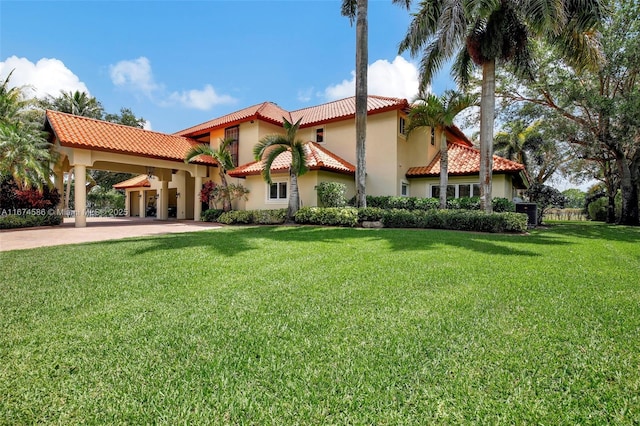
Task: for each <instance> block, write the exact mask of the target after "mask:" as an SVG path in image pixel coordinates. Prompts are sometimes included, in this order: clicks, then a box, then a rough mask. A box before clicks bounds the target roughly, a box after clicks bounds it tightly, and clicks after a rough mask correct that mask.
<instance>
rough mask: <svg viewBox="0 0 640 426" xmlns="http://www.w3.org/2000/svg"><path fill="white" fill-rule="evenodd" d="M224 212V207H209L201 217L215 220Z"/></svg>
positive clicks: (207, 220)
mask: <svg viewBox="0 0 640 426" xmlns="http://www.w3.org/2000/svg"><path fill="white" fill-rule="evenodd" d="M223 212H224V210H222V209H208V210H205V211H203V212H202V215H200V218H201V219H202V220H203V221H204V222H215V221H216V220H218V218H219V217H220V215H221V214H222V213H223Z"/></svg>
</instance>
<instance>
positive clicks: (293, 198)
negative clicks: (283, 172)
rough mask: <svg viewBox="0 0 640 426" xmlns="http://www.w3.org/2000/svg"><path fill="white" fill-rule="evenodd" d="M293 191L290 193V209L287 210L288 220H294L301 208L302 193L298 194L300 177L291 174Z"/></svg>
mask: <svg viewBox="0 0 640 426" xmlns="http://www.w3.org/2000/svg"><path fill="white" fill-rule="evenodd" d="M289 178H290V181H291V190H290V191H289V209H288V210H287V220H288V221H291V220H293V217H294V216H295V215H296V212H297V211H298V208H300V193H299V192H298V175H296V174H295V173H293V172H292V171H290V172H289Z"/></svg>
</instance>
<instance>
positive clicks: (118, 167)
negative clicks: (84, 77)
mask: <svg viewBox="0 0 640 426" xmlns="http://www.w3.org/2000/svg"><path fill="white" fill-rule="evenodd" d="M367 107H368V108H367V109H368V116H367V142H366V143H367V148H366V162H367V178H366V179H367V180H366V188H367V194H368V195H395V196H415V197H438V194H439V174H440V155H439V146H438V144H436V143H435V140H436V136H438V135H439V132H445V135H446V138H447V142H448V147H449V187H448V189H447V192H448V194H449V196H450V197H468V196H476V195H479V164H480V153H479V151H478V150H477V149H476V148H474V147H473V145H472V143H471V142H470V141H469V139H468V138H467V137H466V136H465V135H464V134H463V133H462V132H461V131H460V130H459V129H458V128H456V127H455V126H452V127H448V128H446V129H432V128H423V129H417V130H415V131H414V132H412V134H411V135H410V136H409V137H408V136H407V135H406V133H405V127H406V124H407V119H408V118H407V116H408V112H409V109H410V105H409V103H408V102H407V100H406V99H398V98H390V97H381V96H369V98H368V105H367ZM354 117H355V98H354V97H351V98H346V99H342V100H338V101H334V102H329V103H326V104H322V105H318V106H313V107H309V108H304V109H300V110H296V111H287V110H285V109H283V108H281V107H279V106H278V105H277V104H275V103H271V102H264V103H261V104H258V105H254V106H250V107H247V108H244V109H241V110H239V111H235V112H232V113H230V114H226V115H224V116H222V117H218V118H215V119H213V120H210V121H207V122H205V123H201V124H198V125H196V126H193V127H190V128H188V129H184V130H181V131H179V132H176V133H174V134H172V135H168V134H163V133H158V132H151V131H146V130H142V129H136V128H131V127H125V126H121V125H117V124H113V123H107V122H103V121H97V120H92V119H88V118H85V117H78V116H72V115H68V114H64V113H59V112H54V111H47V124H46V126H47V128H48V130H49V131H50V133H51V135H52V140H53V141H54V143H55V147H56V149H57V150H58V151H59V152H60V153H61V154H62V155H61V160H60V161H59V163H58V165H57V166H56V168H55V171H56V175H57V176H60V179H59V180H58V179H56V182H57V184H58V185H59V186H61V185H62V184H61V181H62V179H61V174H62V173H64V172H66V171H68V170H69V169H70V168H72V167H73V168H75V169H76V171H75V176H76V179H78V178H80V179H78V181H77V183H76V187H78V185H79V184H80V186H81V185H82V182H81V180H82V178H81V174H83V173H84V170H86V169H87V168H95V169H104V170H111V171H122V172H130V173H136V174H138V176H137V177H135V178H133V179H130V180H128V181H125V182H121V183H119V184H118V185H115V187H116V188H118V189H122V190H124V191H125V193H126V196H127V204H126V205H127V210H128V214H129V215H131V216H148V215H157V218H158V219H167V218H168V217H175V218H177V219H195V220H198V219H199V217H200V213H201V211H202V205H201V203H200V200H199V196H198V195H199V191H200V188H201V187H202V184H203V183H204V182H206V181H207V180H212V181H215V182H218V181H219V177H218V172H217V164H216V163H215V161H214V160H213V159H211V158H208V157H199V158H198V159H197V161H195V162H193V163H188V164H187V163H185V162H184V160H183V159H184V156H185V153H186V152H187V151H188V150H189V149H190V148H191V147H192V146H193V145H195V144H198V143H204V144H211V146H212V147H214V148H215V147H217V146H218V144H219V142H220V140H221V139H223V138H231V139H233V140H234V142H233V143H232V144H231V146H230V149H231V154H232V157H233V161H234V164H235V166H236V167H235V169H233V170H231V171H229V173H228V175H229V176H230V178H229V179H228V180H229V182H234V183H240V184H242V185H244V186H245V187H246V188H247V189H249V191H250V193H249V195H248V198H247V200H246V201H245V200H240V201H236V202H235V203H234V204H235V205H234V208H235V209H275V208H286V207H287V203H288V196H289V182H288V180H289V174H288V167H289V164H290V161H291V157H290V155H288V154H287V153H284V154H282V155H281V156H280V157H278V158H277V159H276V161H275V162H274V163H273V165H272V170H271V176H272V180H273V182H272V183H271V184H270V185H267V183H265V182H264V180H263V179H262V176H261V171H262V168H263V164H262V162H261V161H258V162H256V161H255V160H254V158H253V147H254V146H255V144H256V143H257V142H258V141H259V140H260V139H261V138H263V137H264V136H266V135H269V134H275V133H282V134H284V129H283V118H286V119H287V120H288V121H289V122H292V123H294V122H296V121H298V120H301V122H300V123H301V124H300V128H299V131H298V138H299V139H301V140H303V141H305V142H306V145H305V150H306V153H307V164H308V167H309V172H307V173H306V174H305V175H303V176H301V177H300V178H299V179H298V183H299V190H300V198H301V202H302V205H303V206H316V205H318V197H317V193H316V191H315V186H316V185H318V184H319V183H320V182H324V181H332V182H342V183H344V184H345V185H346V187H347V197H348V198H349V197H352V196H353V195H355V181H354V175H355V166H354V163H355V162H356V158H355V151H356V150H355V140H356V137H355V136H356V135H355V118H354ZM493 160H494V166H493V194H492V196H493V197H505V198H509V199H511V198H513V197H514V196H516V191H517V190H518V189H523V188H526V186H527V185H528V180H527V176H526V172H525V169H524V166H523V165H522V164H519V163H516V162H513V161H510V160H506V159H504V158H501V157H498V156H494V159H493ZM58 181H59V183H58ZM218 183H219V182H218ZM82 192H83V191H76V198H75V201H76V202H75V204H76V205H85V202H84V201H85V200H86V198H84V200H83V197H86V194H82ZM79 193H80V194H79ZM205 207H206V206H205ZM77 221H78V219H76V222H77ZM81 222H82V218H81ZM76 226H78V225H77V224H76ZM80 226H82V225H80Z"/></svg>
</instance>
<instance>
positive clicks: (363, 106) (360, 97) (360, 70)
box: [356, 0, 369, 207]
mask: <svg viewBox="0 0 640 426" xmlns="http://www.w3.org/2000/svg"><path fill="white" fill-rule="evenodd" d="M367 6H368V0H358V4H357V12H356V13H357V20H356V205H357V206H358V207H367V195H366V176H367V170H366V169H367V165H366V149H365V146H366V139H367V67H368V62H369V53H368V31H369V30H368V23H367Z"/></svg>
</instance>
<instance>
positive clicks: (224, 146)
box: [184, 138, 235, 212]
mask: <svg viewBox="0 0 640 426" xmlns="http://www.w3.org/2000/svg"><path fill="white" fill-rule="evenodd" d="M234 141H235V139H232V138H226V139H220V143H219V145H218V148H212V147H211V145H205V144H200V145H196V146H194V147H193V148H191V149H190V150H189V152H187V154H186V155H185V157H184V162H185V163H188V162H190V161H193V160H194V159H195V158H196V157H199V156H200V155H208V156H210V157H212V158H213V159H214V160H216V161H217V162H218V174H219V175H220V182H221V186H222V210H224V211H225V212H228V211H229V210H231V196H230V194H229V185H228V184H227V171H228V170H233V169H234V168H235V166H234V164H233V158H232V157H231V151H230V150H229V145H231V144H232V143H233V142H234Z"/></svg>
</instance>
